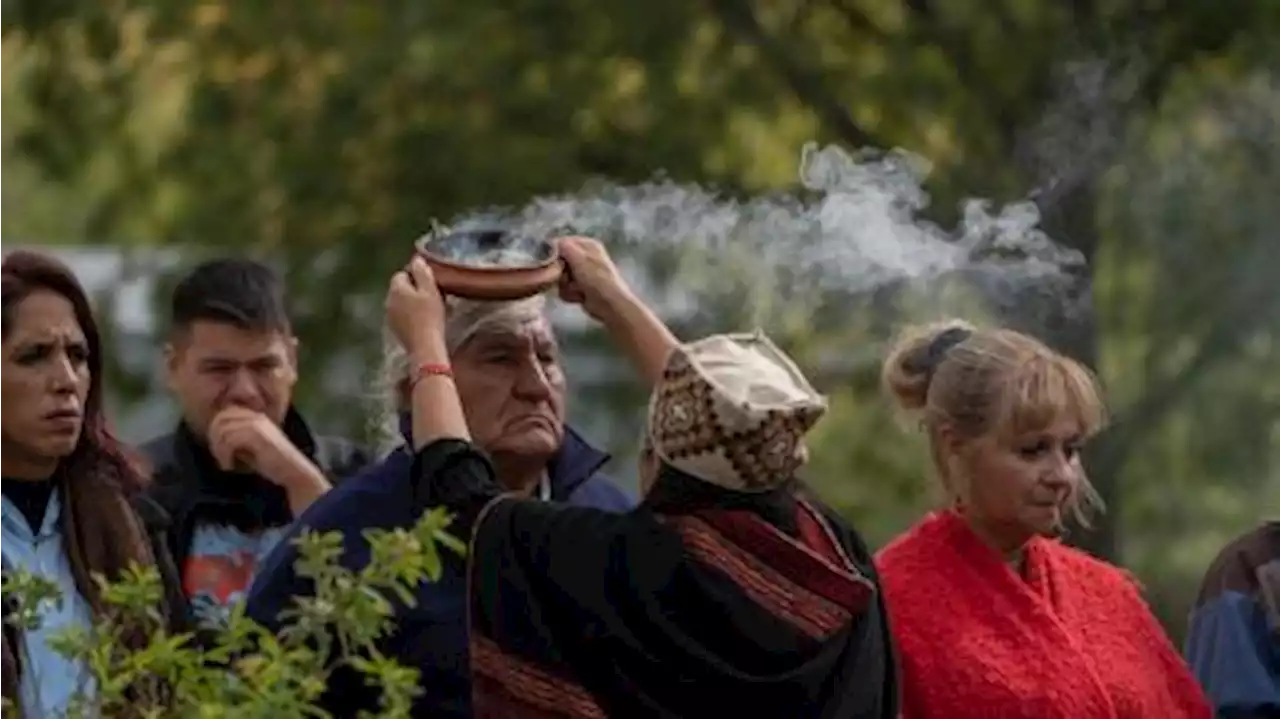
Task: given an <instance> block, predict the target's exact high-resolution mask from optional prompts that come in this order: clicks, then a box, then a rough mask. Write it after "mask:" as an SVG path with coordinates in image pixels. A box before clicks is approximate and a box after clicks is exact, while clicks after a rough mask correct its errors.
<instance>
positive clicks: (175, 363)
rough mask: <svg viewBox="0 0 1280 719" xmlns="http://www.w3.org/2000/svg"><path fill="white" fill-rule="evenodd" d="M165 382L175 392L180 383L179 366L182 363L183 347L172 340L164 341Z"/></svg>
mask: <svg viewBox="0 0 1280 719" xmlns="http://www.w3.org/2000/svg"><path fill="white" fill-rule="evenodd" d="M163 351H164V383H165V386H166V387H168V388H169V391H170V392H173V391H174V390H175V388H176V386H177V383H178V368H179V366H180V365H181V364H182V349H181V348H180V347H177V346H176V345H174V343H173V341H172V340H170V341H168V342H165V343H164V350H163Z"/></svg>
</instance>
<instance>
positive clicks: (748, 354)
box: [648, 332, 827, 492]
mask: <svg viewBox="0 0 1280 719" xmlns="http://www.w3.org/2000/svg"><path fill="white" fill-rule="evenodd" d="M826 410H827V401H826V398H824V397H823V396H822V395H820V394H818V392H817V390H815V389H814V388H813V386H812V385H810V384H809V381H808V380H807V379H805V376H804V375H803V374H802V373H801V372H800V368H798V367H796V364H795V362H793V361H791V358H790V357H788V356H787V355H786V354H785V353H784V352H783V351H782V350H780V349H778V347H777V346H776V345H774V344H773V342H772V341H770V340H769V338H768V337H766V336H765V335H764V334H763V333H760V332H755V333H753V334H727V335H714V336H711V337H707V338H706V339H702V340H698V341H697V342H692V343H690V344H686V345H683V346H681V347H679V348H678V349H676V350H675V351H674V352H672V353H671V357H670V358H668V360H667V366H666V369H665V370H664V371H663V373H662V379H661V380H660V381H659V382H658V386H657V387H656V388H654V391H653V396H652V397H651V398H650V400H649V426H648V433H649V439H650V441H651V442H652V443H653V450H654V452H655V453H656V454H657V455H658V456H659V457H660V458H662V460H663V461H664V462H666V463H667V464H669V465H671V466H672V467H674V468H676V469H678V470H680V471H682V472H684V473H686V474H689V475H692V476H694V477H697V478H699V479H701V480H703V481H705V482H710V483H711V484H716V485H719V486H721V487H726V488H728V489H733V490H738V491H745V492H762V491H766V490H769V489H772V488H774V487H777V486H778V485H780V484H783V483H784V482H786V481H788V480H789V479H791V478H792V477H793V476H794V475H795V472H796V471H797V470H798V469H799V468H800V467H801V466H802V465H803V464H804V462H805V459H806V453H805V450H804V435H805V433H806V432H808V431H809V429H810V428H812V427H813V425H814V424H815V423H816V422H817V421H818V419H819V418H820V417H822V415H823V414H824V413H825V412H826Z"/></svg>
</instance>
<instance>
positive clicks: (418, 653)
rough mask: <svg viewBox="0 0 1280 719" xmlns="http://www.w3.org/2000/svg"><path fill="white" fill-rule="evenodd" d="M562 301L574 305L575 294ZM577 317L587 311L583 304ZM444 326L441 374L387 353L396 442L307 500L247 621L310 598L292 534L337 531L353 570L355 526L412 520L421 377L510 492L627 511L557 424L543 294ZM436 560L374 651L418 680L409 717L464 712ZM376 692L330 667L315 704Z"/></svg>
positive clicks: (361, 553)
mask: <svg viewBox="0 0 1280 719" xmlns="http://www.w3.org/2000/svg"><path fill="white" fill-rule="evenodd" d="M557 244H558V249H559V254H560V258H561V259H562V260H563V262H564V263H565V266H566V268H567V271H569V272H570V273H572V272H573V271H574V269H575V263H583V262H590V261H591V259H590V256H589V255H587V254H584V253H583V251H582V247H581V246H580V245H579V240H576V239H575V238H564V239H561V240H559V241H558V243H557ZM565 299H567V300H569V301H575V302H579V303H581V302H583V301H584V299H586V298H580V297H577V298H575V297H566V298H565ZM586 309H587V311H588V312H590V311H591V307H590V305H589V303H588V304H587V306H586ZM445 324H446V326H445V342H446V346H447V347H446V348H447V350H448V355H449V358H450V364H449V366H447V367H445V366H441V367H436V366H418V365H416V364H415V363H414V361H413V359H412V358H409V357H406V356H405V355H404V353H403V350H402V349H401V348H399V346H389V347H388V352H387V358H386V360H387V361H386V378H385V379H386V382H385V384H386V385H387V387H388V388H389V395H388V396H389V406H388V409H389V412H388V422H387V424H388V426H389V427H390V428H392V433H393V435H394V436H396V438H397V440H398V445H399V446H397V447H395V448H394V449H393V450H392V451H391V452H390V454H388V455H387V457H386V458H385V459H384V460H383V461H382V462H381V463H379V464H378V465H375V466H374V467H371V468H370V469H368V470H366V471H365V472H364V473H362V474H360V475H358V476H356V477H354V478H352V479H350V480H348V481H346V482H344V483H343V484H341V485H339V486H338V487H337V488H335V489H333V490H332V491H330V492H329V493H328V494H326V495H325V496H324V497H322V498H321V499H320V500H318V501H317V502H316V503H315V504H314V505H313V506H312V507H311V508H310V509H309V510H308V511H307V512H306V513H305V514H304V515H303V516H302V517H300V518H299V520H298V521H297V522H296V523H295V525H294V527H293V528H292V530H291V536H290V537H286V538H285V540H284V541H281V542H280V544H279V545H278V547H277V549H276V550H275V551H274V552H273V553H272V554H271V555H270V556H269V557H268V558H267V560H266V561H265V562H264V563H263V564H262V565H261V567H260V569H259V574H258V577H257V579H256V580H255V582H254V586H253V589H252V592H251V594H250V597H249V602H248V614H249V616H250V617H252V618H253V619H255V620H257V621H258V622H259V623H262V624H264V625H266V626H267V627H270V628H275V627H279V626H280V624H281V613H282V612H283V611H284V610H286V609H288V608H290V607H291V606H293V603H294V598H295V597H298V596H310V595H312V594H313V593H314V587H313V586H312V585H311V583H310V582H309V581H308V580H306V579H305V578H303V577H300V576H299V575H298V574H297V573H296V572H295V570H294V564H295V562H296V561H297V559H298V557H299V555H298V551H297V547H296V546H295V544H294V542H293V541H291V540H292V538H293V537H296V536H297V535H299V534H300V533H302V532H304V531H307V530H310V531H315V532H331V531H337V532H339V533H341V534H342V536H343V548H344V552H343V555H342V562H343V564H344V566H346V567H348V568H349V569H352V570H359V569H360V568H361V567H363V566H365V565H366V564H367V563H368V562H369V558H370V556H369V544H368V542H367V541H366V540H365V539H364V536H363V534H364V532H365V530H368V529H388V530H390V529H396V528H406V529H407V528H410V527H412V526H413V525H414V524H416V523H417V521H418V519H419V516H420V510H421V508H420V507H418V506H417V504H418V503H417V502H415V499H414V496H413V492H414V490H413V483H412V477H411V473H410V470H411V467H412V463H413V455H412V451H411V450H409V449H408V444H407V437H408V435H409V431H410V428H409V426H408V416H407V414H406V413H405V409H406V408H407V406H408V404H407V398H408V392H409V390H410V388H411V387H412V385H413V383H414V382H415V381H416V380H417V379H419V378H420V377H421V376H423V375H424V374H430V373H433V372H448V373H449V374H451V375H452V377H453V379H454V382H455V384H456V386H457V388H458V394H459V396H460V399H461V402H462V405H463V411H464V413H465V415H466V419H467V423H468V425H469V426H470V428H471V432H472V435H473V437H474V441H475V442H476V444H477V445H479V446H481V447H483V448H484V450H485V451H486V453H487V454H488V455H489V456H490V457H491V459H492V461H493V463H494V466H495V468H496V469H497V473H498V475H499V478H500V480H501V482H502V483H503V484H504V485H505V486H506V487H507V488H508V489H510V490H511V491H513V492H520V493H523V494H526V495H528V496H530V497H532V498H537V499H542V500H548V501H558V502H567V503H569V504H575V505H580V506H586V507H595V508H598V509H605V510H612V511H618V512H623V511H627V510H628V509H630V508H631V507H632V506H633V505H634V500H633V499H632V498H630V497H629V496H628V495H627V494H626V493H624V492H623V491H622V490H621V489H619V488H618V487H617V486H616V485H615V484H614V483H613V482H612V481H610V480H609V479H608V478H606V477H605V476H604V475H602V474H601V473H600V470H601V468H602V467H603V465H604V464H605V462H606V461H608V459H609V455H607V454H606V453H604V452H602V451H600V450H598V449H596V448H594V447H592V446H591V445H590V444H589V443H588V442H587V441H586V440H585V439H584V438H583V437H581V436H580V435H579V434H578V433H577V432H575V431H574V430H573V429H572V428H571V427H568V426H567V425H566V424H565V375H564V371H563V369H562V368H561V366H560V358H559V349H558V345H557V342H556V338H555V334H554V332H553V330H552V327H551V323H550V321H549V320H548V318H547V316H546V299H545V296H544V295H541V294H539V295H534V296H532V297H526V298H522V299H516V300H508V301H480V300H468V299H461V298H450V305H449V311H448V316H447V319H446V323H445ZM446 556H447V558H446V561H445V567H444V574H443V576H442V577H441V578H440V580H439V581H437V582H434V583H423V584H421V585H419V586H418V587H417V591H416V599H417V601H416V606H414V607H412V608H401V609H400V610H399V612H398V614H397V616H396V617H395V626H394V629H393V632H392V634H391V635H390V636H389V637H387V638H386V639H385V640H384V641H383V642H382V646H380V647H379V649H380V650H381V651H382V652H383V653H384V654H386V655H388V656H390V657H393V658H395V659H396V660H397V661H398V662H399V663H400V664H402V665H404V666H409V667H413V668H416V669H418V671H419V672H420V673H421V682H422V686H423V688H424V690H425V691H424V693H423V694H422V695H421V696H419V698H418V699H417V701H416V703H415V705H414V712H413V713H414V716H431V717H446V718H448V717H459V718H461V717H469V716H470V715H471V699H470V692H471V686H470V676H469V670H468V655H467V629H466V626H467V625H466V586H465V580H464V576H463V569H464V567H463V563H462V562H461V561H460V560H458V561H454V558H453V557H448V555H446ZM378 695H379V692H378V690H377V689H376V688H372V687H369V686H367V685H366V684H365V677H364V676H363V675H361V674H358V673H356V672H354V671H351V670H349V669H346V668H339V669H338V670H336V671H335V672H333V674H331V675H330V677H329V681H328V686H327V688H326V692H325V694H324V697H323V698H322V701H321V705H322V706H323V708H324V709H326V710H327V711H328V712H329V713H330V714H332V715H333V716H355V715H356V714H357V713H358V712H359V711H360V710H361V709H366V710H370V711H374V710H376V709H377V703H378V698H379V696H378Z"/></svg>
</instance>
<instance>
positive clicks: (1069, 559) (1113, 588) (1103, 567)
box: [1043, 541, 1143, 597]
mask: <svg viewBox="0 0 1280 719" xmlns="http://www.w3.org/2000/svg"><path fill="white" fill-rule="evenodd" d="M1043 546H1044V547H1045V549H1046V551H1048V552H1049V553H1050V555H1051V556H1052V558H1053V563H1054V565H1055V566H1056V568H1057V570H1058V571H1063V572H1066V573H1068V574H1069V575H1070V576H1071V578H1072V579H1071V581H1072V583H1073V584H1084V583H1087V586H1090V587H1094V588H1095V589H1096V590H1097V591H1100V592H1106V593H1108V594H1110V595H1112V596H1115V594H1116V592H1121V593H1124V594H1128V595H1131V596H1133V597H1140V596H1141V595H1142V591H1143V588H1142V581H1141V580H1140V579H1138V576H1137V575H1136V574H1134V573H1133V572H1132V571H1130V570H1129V569H1126V568H1124V567H1121V566H1117V565H1115V564H1112V563H1110V562H1108V561H1105V560H1103V559H1099V558H1098V557H1095V556H1093V555H1092V554H1089V553H1088V552H1086V551H1084V550H1082V549H1078V548H1076V547H1072V546H1070V545H1068V544H1063V543H1061V542H1053V541H1045V542H1044V544H1043Z"/></svg>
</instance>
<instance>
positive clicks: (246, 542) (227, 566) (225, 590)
mask: <svg viewBox="0 0 1280 719" xmlns="http://www.w3.org/2000/svg"><path fill="white" fill-rule="evenodd" d="M287 530H288V527H272V528H270V529H265V530H262V531H260V532H251V533H246V532H241V531H239V530H237V529H235V528H234V527H227V526H220V525H211V524H202V525H200V526H198V527H196V531H195V534H194V535H193V536H192V538H191V552H190V554H189V555H188V557H187V561H186V564H185V565H184V566H183V568H182V590H183V592H185V593H186V595H187V597H188V598H189V599H190V600H191V606H192V607H193V608H194V609H195V612H196V615H197V617H199V618H200V619H201V620H202V621H206V622H207V621H213V622H217V621H220V620H222V619H225V618H226V617H227V616H228V615H229V614H230V611H231V607H232V606H233V605H235V604H236V603H238V602H242V601H244V600H245V598H246V597H247V596H248V594H249V585H250V584H251V583H252V582H253V577H254V574H255V572H256V571H257V568H258V563H259V562H261V561H262V560H263V559H264V558H265V557H266V556H267V554H269V553H270V552H271V550H272V549H274V548H275V546H276V544H277V543H278V542H279V541H280V539H281V538H283V537H284V534H285V532H286V531H287Z"/></svg>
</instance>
